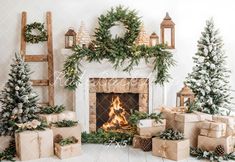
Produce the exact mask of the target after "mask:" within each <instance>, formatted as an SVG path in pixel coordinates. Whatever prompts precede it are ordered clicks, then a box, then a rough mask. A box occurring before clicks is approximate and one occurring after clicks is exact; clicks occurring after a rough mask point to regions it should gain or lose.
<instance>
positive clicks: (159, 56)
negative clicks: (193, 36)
mask: <svg viewBox="0 0 235 162" xmlns="http://www.w3.org/2000/svg"><path fill="white" fill-rule="evenodd" d="M98 20H99V27H98V28H96V31H95V35H94V36H95V40H94V41H93V42H92V43H91V45H90V46H89V47H88V48H87V47H83V48H81V47H80V46H75V47H74V48H73V51H74V54H72V55H70V56H69V57H68V58H67V60H66V61H65V64H64V68H63V72H64V75H65V78H66V82H65V87H66V88H68V89H71V90H74V89H76V88H77V85H78V84H79V83H80V76H81V74H82V70H81V68H80V66H81V64H80V62H81V61H82V60H83V59H84V58H85V59H86V60H87V61H89V62H92V61H97V62H100V61H101V60H103V59H107V60H108V61H109V62H111V63H112V64H113V65H114V68H115V69H117V68H122V69H123V71H127V72H130V71H131V70H132V69H133V67H134V66H136V65H138V64H139V62H140V60H141V59H144V60H145V62H146V63H149V64H151V65H153V72H154V73H155V83H156V84H158V83H159V84H161V85H162V84H163V83H164V82H166V81H168V79H169V78H170V75H169V68H170V67H171V66H173V65H175V61H174V59H173V55H172V53H171V52H169V51H167V50H166V49H165V47H164V45H156V46H153V47H148V46H145V45H139V46H137V45H136V44H135V43H134V41H135V40H136V38H137V36H138V34H139V31H140V24H141V21H140V18H139V17H138V16H137V13H136V11H134V10H133V11H132V10H129V9H128V8H123V7H122V6H118V7H116V8H112V9H111V10H110V11H108V13H107V14H106V15H101V16H100V17H99V18H98ZM117 22H121V23H123V25H124V27H125V28H126V29H127V32H126V33H125V35H124V37H123V38H120V37H116V38H115V39H112V35H111V33H110V31H109V29H110V28H111V27H112V26H114V25H115V24H116V23H117ZM124 61H127V62H124Z"/></svg>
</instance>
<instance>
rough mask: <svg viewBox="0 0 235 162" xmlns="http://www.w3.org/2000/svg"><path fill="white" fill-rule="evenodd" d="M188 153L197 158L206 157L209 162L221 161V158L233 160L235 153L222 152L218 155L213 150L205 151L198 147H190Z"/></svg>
mask: <svg viewBox="0 0 235 162" xmlns="http://www.w3.org/2000/svg"><path fill="white" fill-rule="evenodd" d="M190 155H191V156H193V157H196V158H197V159H208V160H210V161H211V162H221V161H223V160H226V161H228V160H235V154H234V153H230V154H224V155H223V156H218V155H217V154H216V153H215V152H214V151H206V150H202V149H200V148H193V147H191V148H190Z"/></svg>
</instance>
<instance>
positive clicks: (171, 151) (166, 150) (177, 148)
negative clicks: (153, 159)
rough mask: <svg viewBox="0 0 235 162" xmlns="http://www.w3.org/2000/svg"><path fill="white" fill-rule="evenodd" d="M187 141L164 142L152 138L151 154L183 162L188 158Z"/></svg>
mask: <svg viewBox="0 0 235 162" xmlns="http://www.w3.org/2000/svg"><path fill="white" fill-rule="evenodd" d="M189 148H190V147H189V140H188V139H184V140H164V139H160V138H158V137H155V138H153V142H152V154H153V155H154V156H159V157H163V158H166V159H170V160H176V161H178V160H183V159H187V158H188V157H189V151H190V150H189Z"/></svg>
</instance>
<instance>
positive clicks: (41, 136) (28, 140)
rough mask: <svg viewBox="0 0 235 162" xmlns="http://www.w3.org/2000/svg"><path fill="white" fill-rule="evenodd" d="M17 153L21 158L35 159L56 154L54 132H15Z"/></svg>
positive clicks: (48, 130)
mask: <svg viewBox="0 0 235 162" xmlns="http://www.w3.org/2000/svg"><path fill="white" fill-rule="evenodd" d="M15 142H16V155H17V156H18V157H19V159H20V160H34V159H39V158H45V157H50V156H53V155H54V149H53V132H52V130H50V129H46V130H42V131H24V132H20V133H16V134H15Z"/></svg>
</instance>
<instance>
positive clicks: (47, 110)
mask: <svg viewBox="0 0 235 162" xmlns="http://www.w3.org/2000/svg"><path fill="white" fill-rule="evenodd" d="M64 110H65V107H64V105H56V106H48V107H42V108H41V111H40V113H41V114H53V113H55V114H59V113H62V112H63V111H64Z"/></svg>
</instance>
